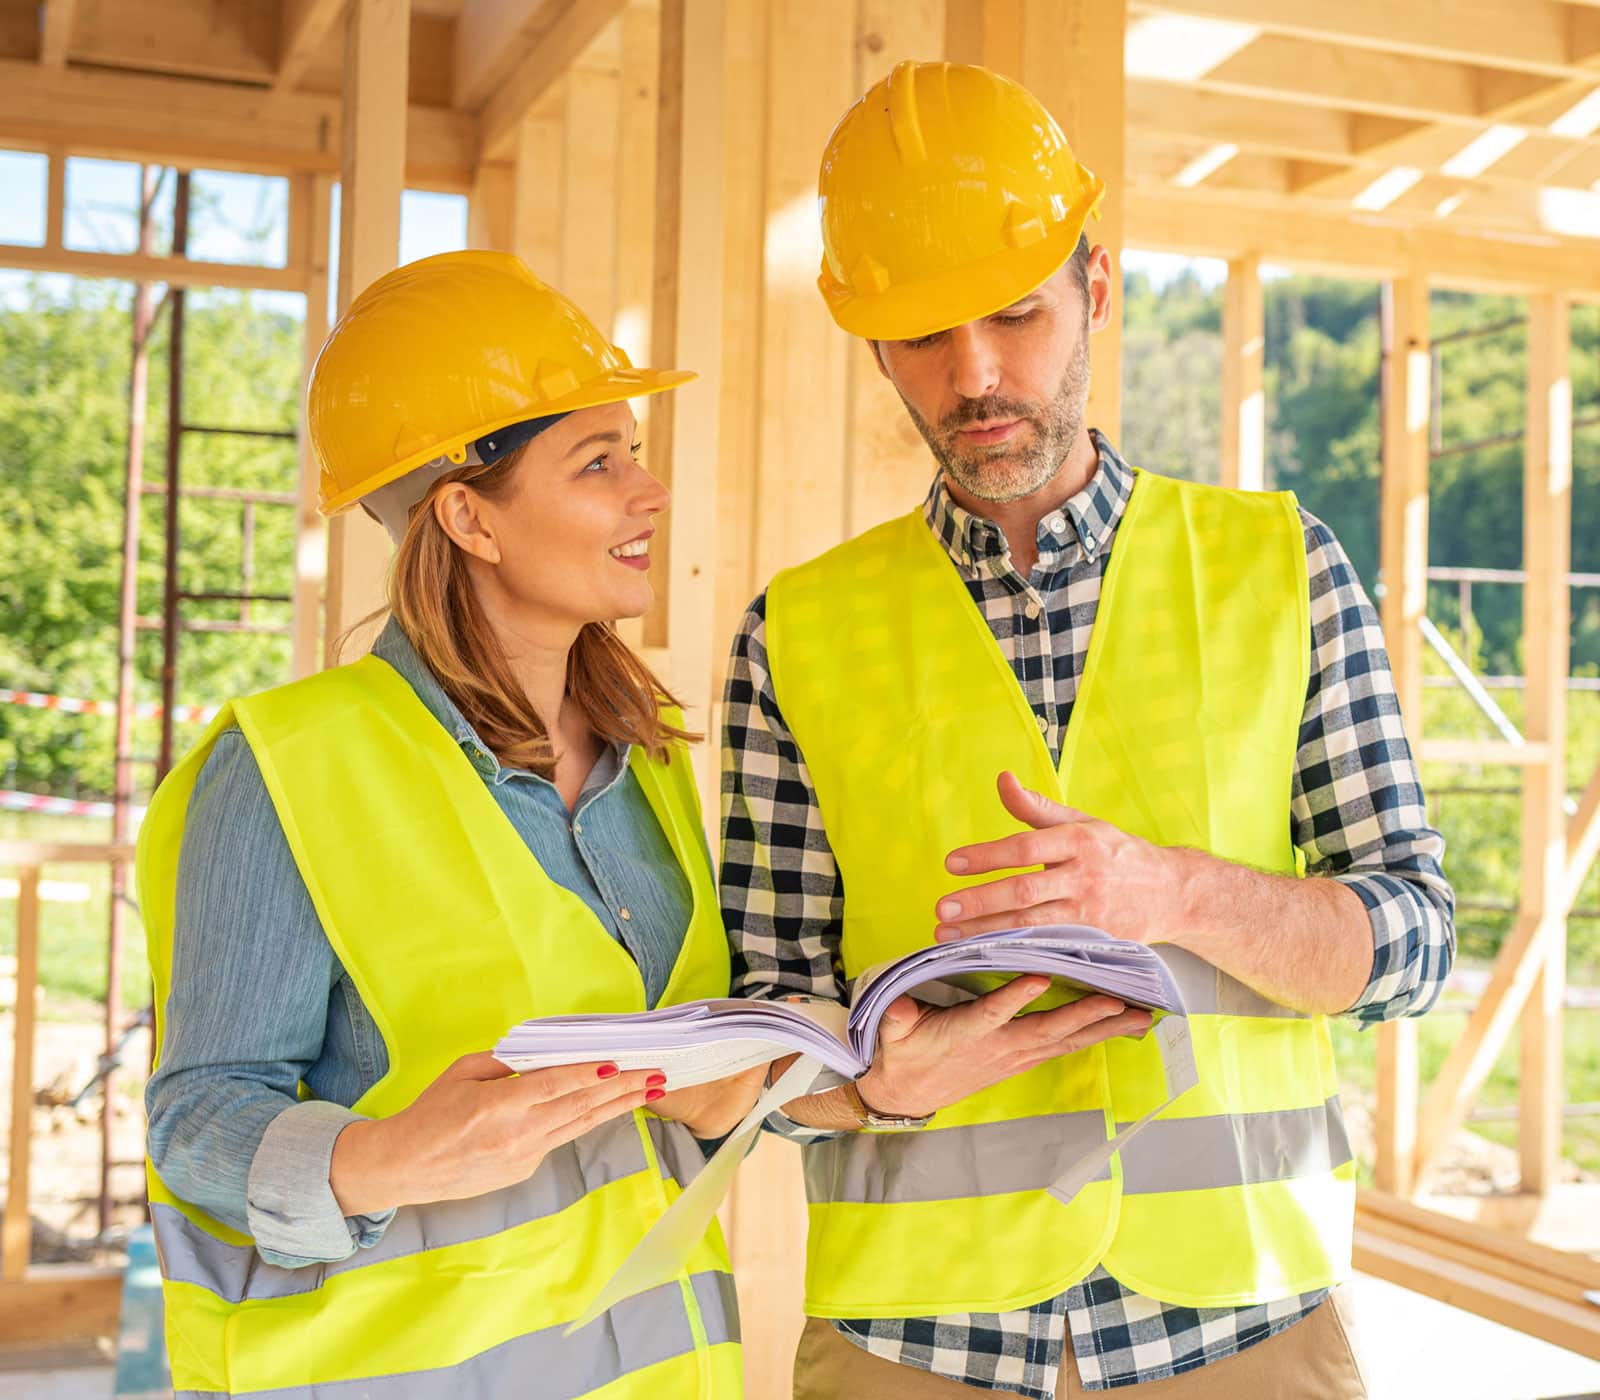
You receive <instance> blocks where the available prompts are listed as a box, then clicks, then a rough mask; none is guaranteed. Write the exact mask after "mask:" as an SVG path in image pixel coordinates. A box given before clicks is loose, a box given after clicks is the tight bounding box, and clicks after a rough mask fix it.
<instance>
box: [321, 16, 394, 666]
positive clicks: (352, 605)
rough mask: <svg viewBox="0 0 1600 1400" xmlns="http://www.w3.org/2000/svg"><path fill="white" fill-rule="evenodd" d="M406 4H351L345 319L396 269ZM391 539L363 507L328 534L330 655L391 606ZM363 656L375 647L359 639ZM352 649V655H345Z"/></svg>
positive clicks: (342, 281)
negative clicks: (387, 575)
mask: <svg viewBox="0 0 1600 1400" xmlns="http://www.w3.org/2000/svg"><path fill="white" fill-rule="evenodd" d="M408 8H409V7H408V0H351V3H350V15H349V19H348V21H347V28H346V31H345V84H344V100H345V103H346V106H347V110H346V115H345V123H344V148H343V162H342V176H341V181H340V186H341V197H340V205H339V312H340V314H341V315H343V314H344V312H345V310H346V309H347V308H348V307H349V305H350V303H351V302H352V301H353V300H354V299H355V297H356V295H357V293H359V292H360V291H362V290H363V289H364V288H365V287H367V286H368V285H369V284H370V283H372V282H374V281H376V280H377V279H378V278H379V277H381V276H382V275H383V274H384V273H385V272H388V271H389V270H390V269H391V268H392V267H394V265H395V262H396V260H397V259H398V257H399V254H400V195H401V192H402V190H403V189H404V186H405V123H404V121H403V119H402V118H403V114H404V111H405V74H406V47H407V41H408V39H409V37H410V27H409V25H408V23H407V19H408ZM389 555H390V544H389V536H388V535H387V533H385V531H384V529H383V527H382V526H380V525H379V524H378V523H377V522H376V521H374V520H372V519H370V518H369V517H368V516H367V515H366V514H365V513H364V512H363V511H362V510H361V509H360V508H359V507H358V508H356V509H354V510H347V511H345V512H344V513H343V514H342V515H338V516H335V517H334V518H333V520H332V522H331V523H330V527H329V530H328V585H327V625H326V643H325V652H324V655H325V658H326V661H327V663H328V664H329V665H332V664H334V663H336V662H337V661H339V660H340V659H342V654H341V651H340V647H339V644H340V642H341V640H343V637H344V634H345V633H346V632H347V631H348V630H349V629H350V628H352V627H354V626H355V625H356V624H357V623H359V622H360V621H361V619H363V618H365V617H366V616H367V615H368V614H369V613H371V612H373V611H374V610H375V609H377V608H379V607H381V606H382V604H383V581H384V571H385V569H386V568H387V566H388V562H389ZM351 640H352V643H353V644H358V645H359V646H360V648H361V649H362V650H364V649H365V647H366V645H369V644H370V642H371V640H372V639H371V637H370V636H366V635H363V636H362V637H360V638H352V639H351ZM352 649H354V648H353V647H352V648H347V649H346V650H345V652H344V653H343V655H348V653H349V651H350V650H352Z"/></svg>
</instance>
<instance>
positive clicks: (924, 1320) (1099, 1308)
mask: <svg viewBox="0 0 1600 1400" xmlns="http://www.w3.org/2000/svg"><path fill="white" fill-rule="evenodd" d="M1095 445H1096V447H1097V449H1098V451H1099V462H1098V465H1097V468H1096V471H1095V474H1094V476H1093V478H1092V479H1091V480H1090V482H1089V484H1088V485H1087V486H1086V487H1084V489H1083V490H1082V491H1080V492H1078V493H1077V494H1076V495H1075V496H1073V497H1072V498H1071V499H1070V500H1068V501H1066V502H1065V503H1064V504H1063V505H1062V506H1061V507H1060V508H1059V509H1058V510H1057V511H1055V512H1052V513H1051V514H1049V515H1046V516H1045V518H1044V519H1043V520H1042V521H1041V522H1040V524H1039V528H1038V548H1039V561H1038V564H1037V566H1036V567H1035V568H1034V570H1033V571H1032V574H1031V575H1030V576H1029V577H1027V578H1024V577H1022V575H1020V574H1019V573H1017V572H1016V570H1015V569H1014V568H1013V567H1012V565H1011V558H1010V555H1009V553H1008V551H1007V547H1006V542H1005V538H1004V535H1003V533H1002V532H1001V530H1000V528H999V527H998V526H996V525H995V524H994V523H993V522H991V521H988V520H984V519H982V518H980V517H977V516H974V515H971V514H969V513H968V512H966V511H964V510H962V509H961V508H960V507H959V506H958V505H956V504H955V502H954V501H952V500H951V498H950V496H949V494H948V492H947V491H946V490H945V488H944V483H943V480H942V478H939V479H936V480H935V481H934V483H933V487H932V489H931V490H930V491H929V493H928V496H927V500H926V502H925V503H924V514H925V516H926V519H927V522H928V528H929V529H930V530H932V531H933V533H934V535H935V536H936V537H937V538H938V539H939V540H940V541H941V542H942V543H943V545H944V547H945V549H946V550H947V551H948V552H949V554H950V557H951V560H952V563H953V564H954V566H955V568H956V570H957V572H958V573H959V574H960V575H961V577H962V579H963V580H964V581H965V583H966V585H967V588H968V591H969V592H970V593H971V594H972V598H973V601H974V602H975V603H976V604H977V605H978V607H979V609H980V611H981V612H982V613H983V615H984V617H985V618H986V619H987V620H988V622H989V626H990V628H991V630H992V631H993V633H994V638H995V642H996V644H997V645H998V646H999V647H1000V650H1001V651H1002V653H1003V654H1004V655H1005V657H1006V660H1007V661H1008V662H1010V664H1011V668H1012V671H1013V673H1014V674H1015V676H1016V678H1017V682H1018V684H1019V685H1021V687H1022V689H1023V692H1024V694H1025V695H1026V696H1027V699H1028V703H1029V704H1030V705H1031V706H1032V708H1033V711H1034V713H1035V715H1036V716H1037V717H1038V719H1039V722H1040V725H1041V728H1042V729H1043V731H1044V737H1045V741H1046V743H1047V744H1048V746H1049V748H1050V751H1051V754H1052V755H1053V756H1054V757H1055V758H1056V759H1057V760H1058V761H1059V758H1060V751H1061V741H1062V736H1063V734H1064V732H1065V730H1066V727H1067V721H1068V719H1069V718H1070V717H1071V714H1072V701H1073V698H1074V696H1075V694H1076V693H1077V687H1078V681H1079V677H1080V676H1081V675H1082V673H1083V662H1084V657H1085V655H1086V653H1087V652H1088V649H1089V634H1090V631H1091V629H1092V628H1093V626H1094V618H1095V609H1096V606H1097V604H1098V602H1099V597H1100V583H1101V579H1102V577H1103V576H1104V574H1105V567H1106V560H1107V559H1108V558H1109V556H1110V554H1111V550H1112V547H1113V545H1114V544H1115V540H1116V530H1117V525H1118V522H1119V521H1120V520H1121V519H1122V516H1123V513H1124V511H1125V510H1126V508H1127V504H1128V500H1129V497H1130V495H1131V493H1132V491H1133V487H1134V475H1133V473H1132V472H1131V471H1130V470H1129V469H1128V467H1127V466H1126V465H1125V464H1124V463H1123V462H1122V460H1121V458H1120V457H1118V455H1117V454H1116V452H1115V451H1114V450H1113V449H1112V447H1111V446H1110V444H1109V443H1107V442H1106V440H1105V439H1104V438H1103V437H1102V436H1100V435H1099V434H1098V433H1096V434H1095ZM1301 519H1302V523H1303V525H1304V528H1305V544H1306V559H1307V565H1308V574H1309V578H1310V585H1311V636H1310V638H1309V645H1310V648H1311V671H1310V674H1311V681H1310V685H1309V687H1308V689H1307V693H1306V705H1305V713H1304V716H1303V718H1302V721H1301V727H1300V742H1299V751H1298V754H1297V756H1296V763H1295V775H1294V786H1293V794H1292V798H1291V802H1290V812H1289V819H1290V823H1291V825H1292V829H1293V836H1294V841H1295V844H1296V845H1297V846H1298V847H1299V848H1300V850H1301V851H1303V852H1304V853H1305V856H1306V860H1307V862H1308V865H1309V868H1310V870H1311V872H1312V873H1314V874H1317V875H1321V876H1325V877H1328V878H1332V879H1335V880H1339V881H1340V882H1342V883H1344V884H1347V885H1349V887H1350V888H1351V889H1353V890H1354V891H1355V892H1356V894H1357V895H1359V896H1360V898H1361V901H1362V903H1363V904H1365V905H1366V908H1367V913H1368V917H1369V918H1370V919H1371V921H1372V940H1373V959H1372V975H1371V978H1370V980H1369V982H1368V984H1367V988H1366V990H1365V991H1364V992H1363V993H1362V994H1361V996H1360V998H1359V999H1358V1000H1357V1001H1356V1003H1355V1004H1354V1005H1353V1006H1352V1007H1350V1008H1349V1010H1348V1011H1347V1012H1346V1013H1345V1014H1347V1015H1349V1016H1351V1017H1353V1018H1355V1019H1356V1020H1358V1021H1360V1022H1363V1023H1374V1022H1378V1021H1383V1020H1388V1019H1390V1018H1392V1017H1397V1016H1405V1015H1420V1014H1421V1013H1422V1012H1423V1011H1426V1010H1427V1009H1428V1007H1429V1006H1431V1005H1432V1003H1433V1001H1434V999H1435V998H1436V997H1437V996H1438V994H1439V991H1440V988H1441V987H1442V986H1443V983H1444V979H1445V975H1446V973H1447V972H1448V971H1449V968H1450V963H1451V960H1452V958H1453V956H1454V952H1455V933H1454V926H1453V918H1454V900H1453V896H1452V894H1451V890H1450V886H1449V884H1448V883H1447V882H1446V880H1445V877H1444V872H1443V870H1442V868H1441V864H1440V862H1441V860H1442V857H1443V854H1444V840H1443V838H1442V837H1441V836H1440V835H1439V833H1438V832H1437V831H1434V830H1433V829H1432V828H1431V827H1429V825H1428V822H1427V813H1426V809H1425V807H1424V803H1423V795H1422V788H1421V785H1420V783H1419V781H1418V776H1417V770H1416V766H1415V764H1414V763H1413V762H1412V758H1411V752H1410V749H1409V747H1408V745H1407V743H1406V738H1405V733H1404V731H1403V730H1402V728H1401V723H1400V710H1399V705H1398V702H1397V700H1396V698H1395V690H1394V682H1393V678H1392V676H1391V675H1390V671H1389V662H1388V657H1387V655H1386V653H1385V651H1384V646H1383V635H1382V633H1381V632H1380V630H1379V627H1378V619H1377V617H1376V615H1375V614H1374V612H1373V609H1372V605H1371V603H1370V602H1368V600H1367V597H1366V594H1365V593H1364V592H1363V590H1362V587H1361V584H1360V581H1359V580H1358V579H1357V577H1356V574H1355V570H1354V569H1353V568H1351V566H1350V561H1349V560H1348V559H1347V558H1346V556H1345V553H1344V550H1343V549H1342V548H1341V547H1340V545H1339V542H1338V541H1337V540H1336V539H1335V538H1334V536H1333V533H1332V531H1330V530H1329V529H1328V527H1327V526H1325V525H1324V524H1322V522H1321V521H1319V520H1317V519H1315V518H1314V517H1313V516H1310V515H1308V514H1306V513H1305V512H1301ZM765 608H766V598H765V595H764V594H763V595H762V596H761V597H759V598H757V599H756V600H755V602H754V603H753V604H752V605H751V606H750V609H749V611H748V612H747V613H746V615H745V618H744V621H743V624H742V626H741V627H740V630H739V634H738V637H737V639H736V640H735V642H734V647H733V658H732V663H731V666H730V668H729V674H728V684H727V692H726V695H725V702H726V703H725V712H724V713H725V719H724V725H725V727H724V742H723V775H722V792H723V858H722V906H723V914H724V917H725V918H726V920H727V926H728V929H729V931H730V935H731V937H732V939H733V945H734V993H735V995H742V996H757V997H762V996H787V995H791V994H794V993H803V994H808V995H812V996H825V997H832V998H836V999H844V998H845V997H846V987H845V984H844V980H843V977H842V975H841V972H840V956H839V939H840V933H841V927H842V926H841V916H842V913H843V909H844V899H845V892H844V887H843V882H842V880H841V877H840V874H839V869H838V866H837V864H836V863H835V861H834V858H833V853H832V851H831V849H830V848H829V845H828V836H827V832H826V831H825V830H824V829H823V823H822V815H821V812H820V811H819V809H818V806H817V795H816V790H815V789H814V788H813V786H812V784H811V779H810V776H809V775H808V773H807V771H806V765H805V759H804V757H803V755H802V754H801V753H800V751H799V748H798V747H797V745H796V743H795V740H794V737H793V735H792V734H791V733H790V732H789V729H788V726H787V725H786V724H785V723H784V719H783V715H782V713H781V711H780V710H779V708H778V703H777V700H776V698H775V697H774V695H773V689H772V679H771V676H770V674H769V672H768V668H767V655H766V640H765V627H766V623H765ZM772 1126H773V1127H775V1128H776V1129H777V1130H778V1131H780V1132H782V1133H784V1134H785V1135H786V1136H789V1137H792V1138H794V1139H796V1140H798V1141H809V1140H812V1139H815V1138H818V1137H822V1136H825V1134H822V1133H819V1132H817V1131H816V1130H813V1129H808V1128H805V1127H802V1126H801V1125H799V1124H796V1123H793V1122H791V1121H790V1120H788V1119H785V1118H783V1117H782V1115H775V1118H774V1121H773V1124H772ZM1324 1296H1325V1293H1324V1292H1316V1293H1309V1294H1304V1295H1301V1296H1299V1297H1291V1298H1285V1299H1282V1300H1279V1301H1276V1302H1272V1303H1266V1304H1262V1305H1259V1306H1255V1307H1246V1308H1185V1307H1176V1306H1173V1305H1172V1304H1168V1303H1161V1302H1157V1301H1155V1300H1153V1299H1150V1298H1145V1297H1141V1296H1140V1295H1139V1294H1136V1293H1134V1292H1131V1291H1130V1290H1129V1289H1127V1288H1125V1287H1123V1285H1122V1284H1120V1283H1118V1282H1117V1281H1116V1280H1115V1279H1114V1278H1112V1277H1111V1276H1110V1275H1109V1274H1108V1273H1106V1272H1105V1270H1103V1269H1096V1270H1095V1271H1094V1272H1093V1273H1091V1274H1090V1275H1089V1276H1088V1277H1087V1278H1085V1279H1084V1280H1083V1281H1082V1282H1080V1283H1077V1284H1075V1285H1073V1286H1072V1287H1071V1288H1069V1289H1067V1291H1066V1292H1065V1293H1062V1294H1061V1295H1059V1296H1058V1297H1054V1298H1049V1299H1046V1300H1045V1301H1044V1302H1041V1303H1037V1304H1035V1305H1034V1306H1033V1307H1030V1308H1023V1309H1018V1310H1015V1311H1012V1312H1003V1313H962V1314H959V1315H955V1316H946V1317H916V1318H893V1319H871V1320H864V1321H841V1322H837V1323H836V1324H835V1326H837V1327H838V1329H839V1331H840V1332H841V1333H842V1334H843V1335H844V1336H846V1337H847V1338H849V1339H850V1340H851V1341H852V1342H854V1343H856V1344H857V1345H858V1346H861V1347H864V1348H866V1349H867V1350H868V1351H870V1352H872V1353H873V1354H874V1355H877V1356H882V1357H886V1358H888V1359H889V1360H891V1361H896V1362H899V1363H902V1364H904V1365H910V1366H919V1367H922V1368H924V1369H926V1370H929V1371H932V1372H934V1373H936V1374H938V1375H941V1376H946V1377H949V1378H950V1379H953V1380H957V1381H962V1382H965V1383H966V1384H968V1385H971V1386H975V1387H979V1388H982V1389H992V1390H1008V1391H1014V1392H1016V1393H1017V1394H1020V1395H1026V1396H1030V1397H1036V1398H1037V1400H1049V1397H1052V1396H1053V1395H1054V1394H1055V1387H1056V1376H1057V1371H1058V1368H1059V1367H1060V1365H1061V1363H1062V1360H1063V1357H1064V1355H1065V1351H1064V1348H1065V1345H1066V1342H1067V1340H1068V1339H1069V1338H1070V1340H1071V1343H1072V1349H1073V1353H1074V1355H1075V1356H1076V1359H1077V1370H1078V1375H1079V1378H1080V1380H1081V1382H1082V1384H1083V1386H1084V1387H1085V1388H1086V1389H1090V1390H1099V1389H1109V1388H1114V1387H1117V1386H1126V1385H1133V1384H1136V1383H1137V1382H1140V1381H1149V1380H1158V1379H1161V1378H1163V1377H1166V1376H1171V1375H1176V1374H1178V1373H1180V1372H1184V1371H1189V1370H1193V1369H1194V1368H1196V1367H1199V1366H1204V1365H1206V1364H1207V1363H1208V1362H1211V1361H1216V1360H1219V1359H1220V1358H1222V1357H1225V1356H1230V1355H1232V1354H1234V1353H1235V1352H1237V1351H1240V1350H1242V1349H1243V1348H1245V1347H1247V1346H1250V1345H1252V1344H1253V1343H1255V1342H1259V1341H1262V1340H1263V1339H1265V1338H1267V1337H1270V1336H1272V1335H1273V1334H1274V1333H1277V1332H1281V1331H1282V1330H1283V1329H1284V1328H1286V1327H1288V1326H1290V1325H1291V1324H1292V1323H1294V1322H1296V1321H1298V1320H1299V1319H1300V1318H1302V1317H1304V1316H1305V1315H1306V1313H1308V1312H1309V1311H1310V1310H1311V1309H1312V1308H1314V1307H1316V1305H1317V1304H1318V1303H1320V1302H1321V1301H1322V1299H1323V1297H1324Z"/></svg>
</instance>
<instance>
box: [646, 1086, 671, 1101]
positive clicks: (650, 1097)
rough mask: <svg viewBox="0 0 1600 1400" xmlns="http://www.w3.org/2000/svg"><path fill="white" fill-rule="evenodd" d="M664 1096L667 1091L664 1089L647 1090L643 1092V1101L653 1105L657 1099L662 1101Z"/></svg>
mask: <svg viewBox="0 0 1600 1400" xmlns="http://www.w3.org/2000/svg"><path fill="white" fill-rule="evenodd" d="M666 1096H667V1091H666V1090H665V1089H649V1090H646V1092H645V1096H644V1101H645V1102H646V1103H654V1102H655V1101H656V1100H657V1099H664V1098H666Z"/></svg>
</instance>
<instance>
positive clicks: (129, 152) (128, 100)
mask: <svg viewBox="0 0 1600 1400" xmlns="http://www.w3.org/2000/svg"><path fill="white" fill-rule="evenodd" d="M399 90H400V92H402V93H403V92H404V87H403V86H402V87H401V88H400V89H399ZM396 120H397V122H398V124H399V126H400V127H403V128H404V130H405V133H406V139H405V142H404V145H405V149H406V152H407V164H406V182H407V184H408V185H409V186H411V187H413V188H432V189H448V190H454V191H459V192H462V193H465V192H466V190H467V188H468V187H469V186H470V185H471V183H472V171H473V167H474V162H475V158H476V149H477V129H476V124H475V123H474V121H473V119H472V118H471V117H470V116H469V115H467V114H465V113H462V112H450V111H445V110H443V109H438V108H431V107H410V108H405V107H404V106H402V107H401V108H400V110H399V113H398V114H397V117H396ZM341 133H342V114H341V112H340V105H339V99H338V98H337V97H326V96H315V95H312V94H307V93H291V92H273V91H271V90H268V89H265V88H245V87H239V86H236V85H231V84H227V83H214V82H202V81H199V80H195V79H186V78H165V77H145V76H138V75H134V74H128V73H110V72H85V71H82V70H79V69H75V68H70V67H69V68H64V69H46V68H42V67H40V65H38V64H37V63H24V62H19V61H17V60H10V59H0V142H3V143H5V144H8V145H19V146H23V147H28V148H32V149H35V150H42V149H49V148H53V147H61V148H63V149H65V150H68V151H70V152H71V153H72V154H74V155H93V156H105V157H108V158H110V159H114V160H133V161H141V160H142V161H148V162H150V163H152V164H154V163H157V162H164V163H167V164H178V165H184V166H195V165H204V166H206V167H208V168H211V169H218V170H245V171H259V172H262V173H265V174H286V175H287V174H293V173H295V172H296V171H301V170H314V171H322V172H325V173H327V174H335V175H336V174H337V173H338V171H339V151H340V145H341V140H342V134H341Z"/></svg>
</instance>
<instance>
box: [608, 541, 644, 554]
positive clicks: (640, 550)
mask: <svg viewBox="0 0 1600 1400" xmlns="http://www.w3.org/2000/svg"><path fill="white" fill-rule="evenodd" d="M610 553H611V557H612V558H613V559H638V558H641V557H643V556H645V555H648V554H649V553H650V541H649V540H648V539H643V540H630V541H629V542H628V543H627V544H619V545H618V546H617V547H616V548H615V549H613V550H611V551H610Z"/></svg>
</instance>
